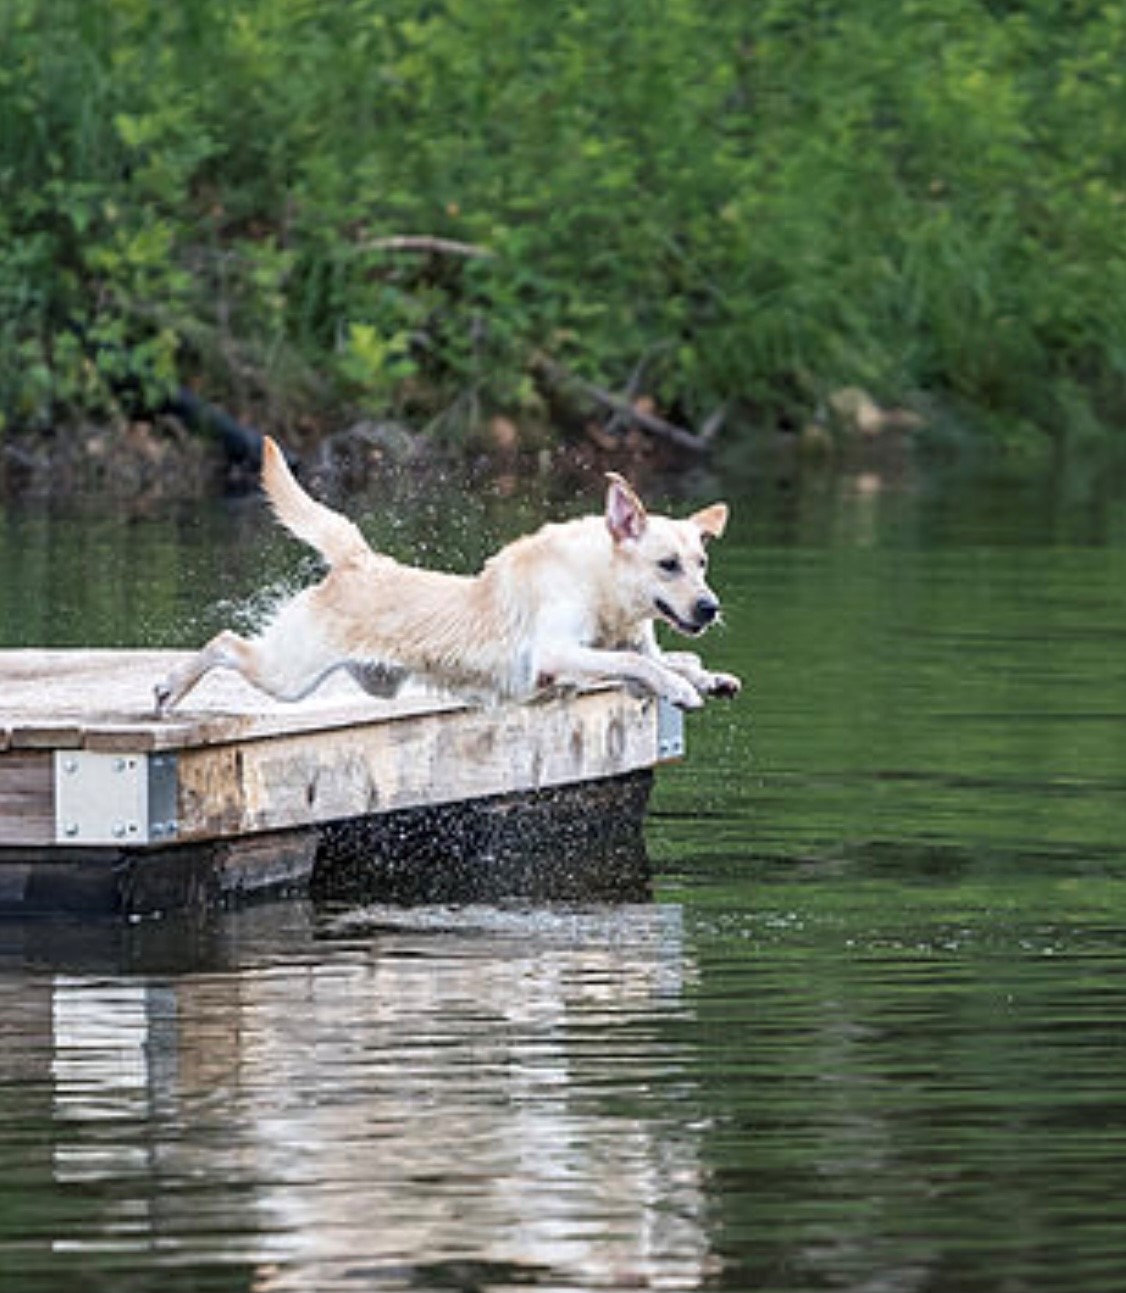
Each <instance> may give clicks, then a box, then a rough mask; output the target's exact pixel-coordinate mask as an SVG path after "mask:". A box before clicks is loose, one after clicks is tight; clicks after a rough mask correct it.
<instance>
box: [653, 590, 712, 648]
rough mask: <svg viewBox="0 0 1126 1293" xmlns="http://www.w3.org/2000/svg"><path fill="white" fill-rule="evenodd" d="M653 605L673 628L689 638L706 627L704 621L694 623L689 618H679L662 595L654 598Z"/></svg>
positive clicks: (697, 634) (697, 635)
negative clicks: (702, 622)
mask: <svg viewBox="0 0 1126 1293" xmlns="http://www.w3.org/2000/svg"><path fill="white" fill-rule="evenodd" d="M653 605H654V606H655V607H656V608H657V612H658V614H659V615H660V616H661V618H662V619H663V620H665V622H666V623H668V624H671V625H672V626H673V628H674V629H676V630H678V631H679V632H681V633H686V634H687V635H688V636H689V637H691V638H694V637H699V635H700V634H701V633H703V631H704V630H705V629H706V628H707V627H708V626H707V624H706V623H705V624H694V623H693V622H692V621H691V620H684V619H681V618H680V616H679V615H678V614H677V613H676V611H674V610H673V608H672V607H671V606H670V605H669V604H668V602H666V601H665V599H664V598H663V597H658V598H656V600H655V601H654V602H653Z"/></svg>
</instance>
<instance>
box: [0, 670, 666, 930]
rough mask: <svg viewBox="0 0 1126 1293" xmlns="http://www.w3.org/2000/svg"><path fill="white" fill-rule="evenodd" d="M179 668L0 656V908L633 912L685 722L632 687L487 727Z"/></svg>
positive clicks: (491, 720)
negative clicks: (296, 902)
mask: <svg viewBox="0 0 1126 1293" xmlns="http://www.w3.org/2000/svg"><path fill="white" fill-rule="evenodd" d="M180 658H182V656H181V653H178V652H170V651H89V650H74V651H62V650H60V651H55V650H51V651H44V650H26V651H0V912H3V911H8V912H11V911H19V912H30V911H58V910H70V911H81V912H115V913H119V914H122V915H140V914H150V913H154V912H160V911H167V910H171V909H174V908H183V907H207V906H214V905H221V904H224V903H229V902H232V901H237V900H239V899H241V898H246V897H252V896H258V895H264V894H267V893H277V892H293V893H314V894H319V895H328V896H331V895H335V894H340V895H347V896H349V897H352V898H355V897H367V898H371V899H381V900H390V901H419V900H425V901H432V900H437V901H455V900H467V899H471V900H484V899H496V898H501V897H512V896H544V897H591V896H609V895H627V896H635V895H636V893H637V892H638V890H639V888H644V886H645V884H646V883H647V865H646V862H645V856H644V843H643V839H642V834H641V823H642V818H643V815H644V810H645V803H646V799H647V794H648V788H649V783H650V779H651V769H652V768H653V767H654V766H655V765H657V764H659V763H661V762H664V761H666V760H668V759H672V758H677V757H679V755H680V754H681V752H682V749H683V728H682V723H681V716H680V714H679V712H678V711H676V710H673V709H671V708H670V707H668V706H666V705H664V704H663V703H658V702H656V701H654V700H651V699H639V698H636V697H634V696H632V695H630V694H629V693H627V692H626V691H625V690H623V689H621V688H619V687H610V686H607V687H603V688H596V689H592V690H589V691H584V692H582V693H579V694H577V695H571V696H558V697H554V698H551V699H547V700H543V701H538V702H536V703H532V704H528V705H506V706H503V707H500V708H497V709H492V710H486V709H475V708H469V707H467V706H464V705H462V704H460V703H458V702H454V701H448V700H444V699H435V698H434V697H433V696H428V695H424V694H421V693H420V694H418V695H413V696H407V697H404V698H400V699H396V700H394V701H381V700H376V699H373V698H371V697H369V696H367V695H366V694H365V693H364V692H362V691H360V690H359V688H357V687H356V686H355V684H353V683H352V682H351V681H350V680H348V679H346V678H344V677H341V678H340V679H339V680H333V681H331V682H330V683H328V684H326V685H325V686H324V687H323V688H321V690H320V691H319V692H318V693H317V694H316V695H315V696H313V697H311V698H310V699H308V700H306V701H303V702H301V703H300V704H296V705H283V704H278V703H274V702H271V701H269V700H268V699H267V698H265V697H263V696H262V695H261V694H260V693H258V692H256V691H254V690H253V689H252V688H250V687H248V686H247V685H246V684H245V683H243V682H242V680H241V679H240V678H238V677H237V675H234V674H230V673H218V674H213V675H211V676H210V677H209V678H208V679H207V680H206V681H205V682H204V683H203V684H202V685H201V686H200V688H199V690H198V691H197V692H195V693H193V697H192V707H191V708H190V709H189V710H186V711H185V712H183V713H182V714H180V713H177V714H174V715H173V716H172V717H171V718H169V719H164V720H159V719H156V718H154V717H153V715H152V688H153V685H154V684H155V682H156V681H157V680H159V679H160V678H162V677H163V676H164V675H165V674H166V673H167V671H168V669H169V668H170V667H171V665H173V664H174V663H175V662H176V661H177V660H178V659H180Z"/></svg>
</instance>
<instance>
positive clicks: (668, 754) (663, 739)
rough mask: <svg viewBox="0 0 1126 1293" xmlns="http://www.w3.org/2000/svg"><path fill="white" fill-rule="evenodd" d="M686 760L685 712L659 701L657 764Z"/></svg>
mask: <svg viewBox="0 0 1126 1293" xmlns="http://www.w3.org/2000/svg"><path fill="white" fill-rule="evenodd" d="M683 758H684V712H683V711H682V710H679V709H677V707H676V706H675V705H670V704H669V702H668V701H667V700H662V699H658V701H657V762H658V763H669V762H670V761H671V760H673V759H683Z"/></svg>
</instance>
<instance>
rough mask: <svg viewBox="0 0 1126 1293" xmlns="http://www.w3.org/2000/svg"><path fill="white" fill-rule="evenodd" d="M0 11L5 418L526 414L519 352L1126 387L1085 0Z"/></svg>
mask: <svg viewBox="0 0 1126 1293" xmlns="http://www.w3.org/2000/svg"><path fill="white" fill-rule="evenodd" d="M0 44H2V45H3V48H4V50H5V59H4V66H3V68H0V120H2V121H3V122H4V123H5V128H4V130H3V131H2V132H0V183H2V184H3V187H4V191H5V193H6V195H7V196H6V200H5V202H4V203H3V204H2V206H0V248H2V252H0V409H2V410H3V411H4V414H5V415H6V417H7V418H8V419H9V420H16V421H21V422H34V421H46V420H49V419H53V418H57V417H58V416H59V415H60V413H61V412H63V411H65V410H67V409H71V410H83V411H89V410H95V411H97V410H101V409H105V408H107V407H109V406H110V404H111V403H112V402H113V401H114V400H115V399H117V398H120V393H121V390H122V388H123V386H124V387H127V388H128V389H129V390H131V391H133V392H136V391H138V390H139V391H140V393H141V396H142V397H143V398H144V399H146V400H148V401H150V402H152V401H154V400H157V399H159V396H160V393H161V392H162V391H163V390H164V389H166V388H167V387H168V386H169V385H171V384H173V383H175V382H178V381H183V380H186V379H189V378H192V379H200V380H202V381H203V382H204V384H205V385H206V387H207V389H208V391H209V392H210V393H211V394H213V395H214V396H215V397H217V398H220V399H223V400H227V401H229V402H233V403H235V404H236V405H240V406H241V405H245V404H247V403H250V404H255V403H257V404H258V405H259V406H261V405H263V404H265V405H267V406H268V407H273V408H275V409H280V408H283V407H284V408H290V409H292V410H293V411H300V409H301V408H302V407H303V406H308V405H311V404H312V403H314V402H316V403H317V404H318V405H320V406H321V407H325V406H326V405H327V406H329V407H331V405H332V404H333V403H334V402H339V401H344V402H349V403H352V404H357V405H362V404H367V405H374V406H377V407H388V406H391V407H396V408H399V409H401V410H403V411H406V412H408V413H409V414H412V415H413V414H418V415H420V416H422V417H428V416H429V415H431V414H433V413H435V412H439V411H441V410H442V409H443V408H447V407H450V406H456V405H458V403H459V401H462V400H463V399H464V397H465V396H466V395H467V394H468V395H471V396H472V406H473V407H474V408H486V407H494V408H508V409H519V407H520V406H521V404H526V403H528V402H529V401H530V400H531V398H532V384H531V381H530V378H529V372H530V371H531V363H532V360H533V358H534V357H535V356H536V355H537V354H540V353H544V352H547V353H550V354H551V355H553V356H554V357H555V358H556V359H558V360H559V361H561V362H563V363H564V364H566V365H568V366H569V367H571V368H573V369H575V370H576V371H578V372H580V373H583V374H586V375H587V376H590V377H594V378H597V379H598V380H600V381H602V382H604V383H605V384H608V385H616V386H620V385H622V384H623V383H624V382H625V380H626V378H627V377H628V375H629V374H630V373H631V372H632V371H633V370H634V369H635V368H636V366H637V365H638V363H639V361H640V360H642V359H645V360H646V361H647V367H646V381H647V385H648V387H649V389H651V390H652V391H653V393H654V394H656V395H657V397H658V398H659V400H660V401H661V403H662V404H663V405H664V406H665V407H666V408H669V409H672V410H675V411H676V412H677V414H678V415H680V416H682V417H684V418H686V419H693V418H699V417H702V416H704V415H705V414H706V413H707V412H708V411H710V410H711V409H712V408H714V407H715V405H716V404H717V403H719V402H721V401H736V402H742V403H743V404H744V405H746V406H749V407H751V408H752V409H754V410H756V411H758V412H761V413H765V414H767V415H778V414H780V413H784V412H800V411H803V410H808V409H811V408H812V407H813V406H814V405H815V404H816V403H817V402H818V401H820V400H821V399H823V398H824V396H825V395H826V394H827V393H828V392H830V391H832V390H834V389H835V388H838V387H841V386H845V385H854V384H858V385H864V386H867V387H869V388H871V389H873V390H874V391H875V392H876V393H877V394H879V395H883V396H885V397H890V398H896V397H902V396H903V395H905V394H908V393H910V392H912V391H925V392H928V393H930V394H932V395H934V396H937V397H938V398H939V399H942V400H946V401H952V402H955V403H959V404H963V405H965V406H966V407H967V408H969V409H973V410H977V412H978V418H979V421H980V414H981V412H982V411H985V412H986V413H987V414H988V415H989V417H990V418H991V419H992V420H993V422H994V424H995V425H996V426H998V427H1002V426H1005V425H1008V426H1013V425H1036V426H1039V427H1041V428H1043V429H1045V430H1047V431H1049V432H1052V433H1055V434H1064V433H1066V431H1067V430H1068V428H1069V427H1070V426H1071V425H1073V424H1074V423H1075V422H1076V420H1078V421H1079V422H1084V423H1086V424H1088V425H1089V424H1091V423H1092V422H1093V423H1096V424H1108V423H1110V424H1113V423H1114V422H1115V421H1116V420H1120V419H1121V414H1122V412H1123V406H1124V404H1126V237H1124V232H1123V231H1124V228H1126V224H1124V220H1123V216H1124V214H1126V212H1124V205H1126V141H1124V136H1123V134H1122V131H1121V128H1120V122H1121V119H1122V117H1123V115H1124V111H1126V71H1124V70H1123V69H1126V16H1124V13H1123V12H1122V11H1121V10H1120V8H1119V7H1116V6H1113V5H1107V4H1099V3H1092V2H1090V0H1078V2H1077V3H1076V4H1073V5H1069V6H1067V7H1066V9H1065V10H1061V9H1060V8H1059V6H1056V5H1050V4H1048V3H1047V0H1032V2H1031V3H1028V4H1024V5H1020V6H1018V5H1015V4H1009V3H1004V2H1000V0H991V2H988V3H987V2H986V0H906V2H904V0H895V2H894V3H893V0H865V3H864V4H861V5H854V6H840V5H829V4H825V3H823V2H822V0H763V2H762V3H758V4H754V5H746V4H735V3H720V2H717V0H662V2H661V3H657V2H656V0H636V2H635V3H633V4H630V5H628V6H621V5H617V4H614V3H612V0H582V2H581V3H580V2H579V0H566V3H562V4H559V5H543V4H540V3H536V2H535V0H437V2H436V3H433V4H419V3H417V0H348V2H347V3H342V4H337V5H322V4H316V3H313V0H245V2H244V3H242V4H240V5H239V6H237V7H236V6H231V5H229V4H226V3H223V2H222V0H182V2H181V3H178V4H176V5H152V4H148V3H145V2H144V0H99V2H98V3H95V4H91V3H89V0H8V3H7V4H6V5H5V6H4V7H3V10H2V11H0ZM400 234H408V235H417V234H425V235H430V236H433V237H442V238H447V239H455V240H458V241H461V242H465V243H471V244H477V245H479V246H483V247H485V248H487V249H489V250H490V251H491V252H492V253H493V255H492V256H490V257H488V258H485V257H474V258H467V257H463V256H458V255H451V254H449V253H448V252H447V253H443V252H431V253H429V254H418V253H404V252H403V251H402V250H401V249H394V248H389V247H388V246H387V245H386V241H385V240H386V239H387V238H389V237H392V236H394V235H400ZM279 416H280V415H279Z"/></svg>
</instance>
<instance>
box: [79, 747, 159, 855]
mask: <svg viewBox="0 0 1126 1293" xmlns="http://www.w3.org/2000/svg"><path fill="white" fill-rule="evenodd" d="M176 788H177V783H176V756H175V755H174V754H153V755H149V754H107V753H103V752H101V751H98V750H56V751H55V843H56V844H79V845H106V844H110V845H112V844H119V845H138V844H155V843H159V842H162V841H168V840H173V839H175V837H176V832H177V828H178V824H177V821H176Z"/></svg>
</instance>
